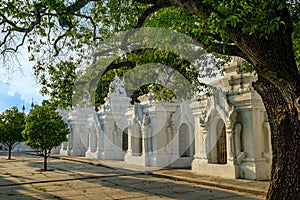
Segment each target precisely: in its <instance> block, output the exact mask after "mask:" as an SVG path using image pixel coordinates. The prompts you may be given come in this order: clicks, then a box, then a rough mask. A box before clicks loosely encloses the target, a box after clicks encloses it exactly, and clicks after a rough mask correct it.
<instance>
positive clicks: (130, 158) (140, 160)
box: [124, 152, 146, 166]
mask: <svg viewBox="0 0 300 200" xmlns="http://www.w3.org/2000/svg"><path fill="white" fill-rule="evenodd" d="M124 160H125V162H126V163H129V164H132V165H139V166H146V161H145V155H141V156H138V155H133V154H132V153H130V152H128V153H126V154H125V157H124Z"/></svg>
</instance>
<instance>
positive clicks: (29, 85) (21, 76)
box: [0, 55, 44, 112]
mask: <svg viewBox="0 0 300 200" xmlns="http://www.w3.org/2000/svg"><path fill="white" fill-rule="evenodd" d="M26 57H27V56H26V55H23V56H19V58H18V59H19V63H21V66H20V69H21V70H19V69H16V70H11V71H7V70H6V69H5V68H4V67H3V66H0V112H3V111H5V110H6V109H8V108H11V107H13V106H17V107H18V108H19V109H20V110H21V108H22V105H23V103H24V104H25V108H26V111H27V112H28V111H29V110H30V105H31V102H32V99H33V101H34V103H35V104H40V103H41V102H42V100H43V98H44V97H42V95H40V94H39V88H40V87H41V86H40V85H38V84H37V83H36V81H35V78H34V75H33V70H32V65H33V63H30V62H29V61H28V59H27V58H26Z"/></svg>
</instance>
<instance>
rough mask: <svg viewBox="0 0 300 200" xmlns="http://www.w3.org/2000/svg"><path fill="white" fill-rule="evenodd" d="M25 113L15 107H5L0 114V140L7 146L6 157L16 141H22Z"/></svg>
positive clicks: (9, 157)
mask: <svg viewBox="0 0 300 200" xmlns="http://www.w3.org/2000/svg"><path fill="white" fill-rule="evenodd" d="M24 119H25V114H24V113H23V112H19V110H18V108H17V107H12V108H11V109H7V110H6V111H5V112H3V113H2V114H0V141H1V142H2V143H3V144H5V145H6V146H7V147H8V159H11V151H12V150H13V149H14V147H15V145H16V144H17V143H18V142H22V141H24V138H23V136H22V131H23V130H24V128H25V121H24Z"/></svg>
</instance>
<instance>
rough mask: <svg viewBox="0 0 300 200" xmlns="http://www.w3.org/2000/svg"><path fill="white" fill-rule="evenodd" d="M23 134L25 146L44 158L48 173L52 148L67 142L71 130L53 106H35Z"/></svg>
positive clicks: (27, 118)
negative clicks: (48, 160) (48, 162)
mask: <svg viewBox="0 0 300 200" xmlns="http://www.w3.org/2000/svg"><path fill="white" fill-rule="evenodd" d="M25 122H26V126H25V129H24V131H23V132H22V134H23V137H24V138H25V144H26V145H28V146H29V147H30V148H32V149H35V150H36V151H37V152H38V154H39V155H41V156H43V157H44V170H45V171H47V158H48V157H49V155H50V153H51V150H52V148H54V147H57V146H59V145H60V144H61V143H62V142H65V141H67V135H68V134H69V132H70V131H69V128H68V126H67V124H66V123H65V122H64V121H63V119H62V117H61V116H60V115H59V113H57V112H56V111H55V110H54V108H53V107H52V106H49V105H43V106H35V107H34V108H33V109H32V110H31V111H30V113H29V114H28V116H27V117H26V119H25Z"/></svg>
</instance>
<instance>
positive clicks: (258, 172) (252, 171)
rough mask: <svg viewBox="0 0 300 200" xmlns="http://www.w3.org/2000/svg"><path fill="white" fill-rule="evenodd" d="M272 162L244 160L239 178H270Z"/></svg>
mask: <svg viewBox="0 0 300 200" xmlns="http://www.w3.org/2000/svg"><path fill="white" fill-rule="evenodd" d="M270 171H271V164H270V163H268V162H263V161H261V162H242V163H241V165H240V174H239V178H244V179H249V180H269V179H270Z"/></svg>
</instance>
